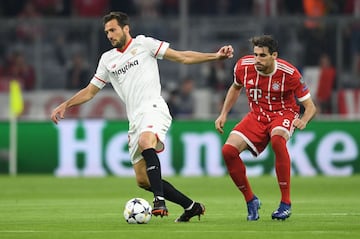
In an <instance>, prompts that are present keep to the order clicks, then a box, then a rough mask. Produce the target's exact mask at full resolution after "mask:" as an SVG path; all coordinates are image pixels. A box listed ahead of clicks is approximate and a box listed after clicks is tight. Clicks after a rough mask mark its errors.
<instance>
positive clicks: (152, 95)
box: [91, 35, 169, 122]
mask: <svg viewBox="0 0 360 239" xmlns="http://www.w3.org/2000/svg"><path fill="white" fill-rule="evenodd" d="M168 47H169V43H168V42H164V41H159V40H157V39H154V38H151V37H145V36H143V35H139V36H137V37H136V38H133V39H131V40H130V42H129V43H128V45H127V46H126V47H125V49H124V50H123V51H120V50H118V49H117V48H114V49H112V50H109V51H107V52H105V53H104V54H103V55H102V56H101V58H100V61H99V65H98V68H97V70H96V73H95V75H94V77H93V78H92V80H91V83H92V84H94V85H95V86H97V87H99V88H100V89H102V88H103V87H104V86H105V85H106V83H109V82H110V83H111V84H112V86H113V87H114V89H115V91H116V92H117V94H118V95H119V96H120V98H121V100H122V101H123V102H124V103H125V105H126V113H127V117H128V120H129V122H133V121H134V120H135V119H136V118H137V117H138V116H139V114H140V113H143V112H146V111H147V110H148V109H150V108H151V107H159V108H166V109H167V110H168V106H167V104H166V103H165V100H164V99H163V97H162V96H161V85H160V75H159V69H158V63H157V59H162V58H163V56H164V54H165V51H166V50H167V49H168Z"/></svg>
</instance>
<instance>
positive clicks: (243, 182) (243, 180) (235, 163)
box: [222, 144, 254, 202]
mask: <svg viewBox="0 0 360 239" xmlns="http://www.w3.org/2000/svg"><path fill="white" fill-rule="evenodd" d="M222 154H223V157H224V161H225V164H226V167H227V169H228V172H229V174H230V177H231V179H232V180H233V182H234V183H235V185H236V186H237V187H238V189H239V190H240V191H241V192H242V194H243V195H244V197H245V200H246V202H249V201H250V200H251V199H253V197H254V194H253V192H252V190H251V187H250V184H249V181H248V179H247V177H246V168H245V164H244V163H243V161H242V160H241V159H240V156H239V151H238V150H237V149H236V148H235V147H234V146H232V145H229V144H225V145H224V146H223V148H222Z"/></svg>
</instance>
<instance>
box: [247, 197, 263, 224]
mask: <svg viewBox="0 0 360 239" xmlns="http://www.w3.org/2000/svg"><path fill="white" fill-rule="evenodd" d="M246 204H247V209H248V216H247V220H248V221H256V220H258V219H259V218H260V216H259V212H258V210H259V209H260V204H261V203H260V200H259V199H258V198H257V197H256V196H254V197H253V199H251V201H249V202H248V203H246Z"/></svg>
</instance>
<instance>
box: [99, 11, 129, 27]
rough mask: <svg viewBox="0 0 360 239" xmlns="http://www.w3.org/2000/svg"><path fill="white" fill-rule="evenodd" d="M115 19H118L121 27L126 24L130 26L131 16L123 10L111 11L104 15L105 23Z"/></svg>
mask: <svg viewBox="0 0 360 239" xmlns="http://www.w3.org/2000/svg"><path fill="white" fill-rule="evenodd" d="M113 19H116V21H117V22H118V24H119V26H120V27H121V28H123V27H124V26H126V25H128V26H130V21H129V16H128V15H127V14H126V13H123V12H110V13H109V14H107V15H105V16H104V17H103V24H104V25H105V24H106V23H107V22H109V21H111V20H113Z"/></svg>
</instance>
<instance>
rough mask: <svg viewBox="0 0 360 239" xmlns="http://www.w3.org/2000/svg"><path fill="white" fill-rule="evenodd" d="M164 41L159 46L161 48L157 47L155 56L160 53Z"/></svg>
mask: <svg viewBox="0 0 360 239" xmlns="http://www.w3.org/2000/svg"><path fill="white" fill-rule="evenodd" d="M163 43H164V42H163V41H162V42H161V44H160V46H159V48H158V49H157V51H156V53H155V57H156V56H157V54H158V53H159V51H160V48H161V46H162V45H163Z"/></svg>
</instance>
